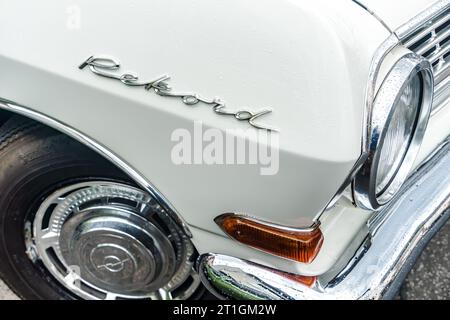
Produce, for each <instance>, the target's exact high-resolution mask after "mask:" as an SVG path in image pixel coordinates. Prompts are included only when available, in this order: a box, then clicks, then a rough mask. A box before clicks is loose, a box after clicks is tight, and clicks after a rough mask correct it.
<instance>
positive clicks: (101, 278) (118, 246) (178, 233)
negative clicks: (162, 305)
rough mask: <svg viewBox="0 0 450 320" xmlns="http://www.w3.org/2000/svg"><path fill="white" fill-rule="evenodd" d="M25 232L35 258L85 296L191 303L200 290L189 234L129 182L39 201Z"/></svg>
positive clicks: (90, 185)
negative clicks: (189, 298)
mask: <svg viewBox="0 0 450 320" xmlns="http://www.w3.org/2000/svg"><path fill="white" fill-rule="evenodd" d="M30 233H32V234H31V237H29V236H27V234H28V235H29V234H30ZM25 235H26V237H25V238H26V240H25V242H26V246H27V253H28V255H29V257H30V258H31V259H32V260H34V261H36V260H40V261H42V263H43V264H44V266H45V267H46V268H47V269H48V270H49V272H50V273H51V274H52V275H53V276H54V277H55V278H56V280H58V282H60V283H61V284H62V285H63V286H64V287H66V288H67V289H69V290H70V291H71V292H72V293H74V294H76V295H77V296H79V297H81V298H84V299H106V300H111V299H153V300H159V299H164V300H165V299H186V298H188V297H189V296H191V295H192V294H193V293H194V292H195V291H196V289H197V288H198V286H199V285H200V279H199V277H198V275H197V273H196V272H195V271H194V269H193V267H194V261H193V256H194V253H195V250H194V247H193V245H192V243H191V242H190V239H189V238H188V237H187V236H186V235H185V233H184V232H183V229H182V228H180V227H179V225H178V224H177V223H176V222H175V221H174V220H173V219H172V218H171V217H170V215H169V214H168V213H167V212H166V211H165V210H164V209H163V208H162V207H161V206H160V205H159V204H158V202H157V201H156V200H155V199H154V198H153V197H152V196H150V195H149V194H148V193H146V192H144V191H142V190H139V189H137V188H134V187H130V186H128V185H124V184H120V183H113V182H106V181H91V182H81V183H75V184H72V185H70V186H67V187H64V188H61V189H59V190H57V191H55V192H54V193H52V194H51V195H50V196H48V197H47V198H46V199H45V200H44V201H43V202H42V203H41V205H40V207H39V209H38V210H37V212H36V215H35V216H34V219H33V220H32V221H28V222H27V223H26V224H25Z"/></svg>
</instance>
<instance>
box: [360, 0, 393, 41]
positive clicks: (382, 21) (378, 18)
mask: <svg viewBox="0 0 450 320" xmlns="http://www.w3.org/2000/svg"><path fill="white" fill-rule="evenodd" d="M352 1H353V2H354V3H356V4H357V5H358V6H360V7H361V8H363V9H364V10H366V11H367V12H368V13H369V14H371V15H372V16H373V17H374V18H375V19H377V20H378V21H379V22H380V23H381V25H382V26H383V27H384V28H385V29H386V30H387V31H389V32H390V33H392V30H391V28H389V26H388V25H387V23H386V22H384V20H383V19H381V18H380V16H378V15H377V14H376V13H375V12H373V11H372V10H371V9H369V8H368V7H367V6H366V5H364V4H362V3H361V2H360V1H359V0H352Z"/></svg>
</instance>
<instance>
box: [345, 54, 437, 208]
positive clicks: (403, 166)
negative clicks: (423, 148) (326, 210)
mask: <svg viewBox="0 0 450 320" xmlns="http://www.w3.org/2000/svg"><path fill="white" fill-rule="evenodd" d="M417 78H418V79H419V80H420V87H421V88H420V96H419V98H418V99H419V100H418V103H417V110H416V111H415V113H414V115H415V118H414V124H413V125H412V127H411V132H410V133H409V135H408V139H405V140H407V141H404V143H406V147H405V148H404V149H403V148H402V149H401V150H404V151H403V152H401V150H398V154H397V155H396V157H397V158H396V159H395V163H396V166H395V167H394V166H393V167H392V170H391V171H392V177H391V178H390V180H389V182H388V183H387V184H386V186H385V187H383V190H381V191H380V190H377V176H378V172H379V168H380V157H381V153H382V150H383V147H384V145H385V142H386V141H385V140H386V135H387V133H388V131H389V130H390V128H389V125H390V124H391V122H392V121H393V118H394V117H395V116H397V117H398V114H395V111H396V107H398V103H399V100H400V98H401V97H402V96H403V95H404V90H405V88H407V87H408V88H409V87H410V86H411V83H412V81H413V80H415V81H416V82H417ZM433 87H434V81H433V71H432V66H431V64H430V62H429V61H428V60H425V59H423V58H422V57H420V56H418V55H416V54H415V53H406V54H405V55H403V56H402V57H401V58H400V59H399V60H398V61H397V62H396V63H395V64H394V66H393V67H392V69H391V70H390V72H389V73H388V75H387V76H386V78H385V79H384V81H383V83H382V84H381V87H380V88H379V90H378V92H377V94H376V97H375V99H374V101H373V104H372V110H371V113H370V114H369V115H368V123H367V135H366V137H367V138H366V141H363V148H364V149H365V150H363V152H365V153H366V154H367V160H366V162H365V163H364V164H363V166H362V167H361V169H360V170H359V171H358V173H357V174H356V176H355V179H354V184H353V189H354V198H355V202H356V204H357V205H358V206H359V207H362V208H364V209H368V210H377V209H379V208H380V207H381V206H383V205H385V204H387V203H388V202H389V201H390V200H392V198H393V197H394V196H395V195H396V194H397V192H398V191H399V190H400V188H401V186H402V185H403V183H404V182H405V181H406V179H407V177H408V175H409V174H410V171H411V168H412V167H413V165H414V161H415V159H416V156H417V154H418V151H419V147H420V145H421V143H422V139H423V137H424V134H425V130H426V127H427V124H428V119H429V117H430V113H431V107H432V101H433ZM397 111H398V110H397ZM384 169H385V168H384Z"/></svg>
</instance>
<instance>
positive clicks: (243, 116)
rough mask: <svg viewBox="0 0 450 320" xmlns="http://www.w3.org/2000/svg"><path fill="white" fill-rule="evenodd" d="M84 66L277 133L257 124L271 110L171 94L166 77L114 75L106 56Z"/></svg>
mask: <svg viewBox="0 0 450 320" xmlns="http://www.w3.org/2000/svg"><path fill="white" fill-rule="evenodd" d="M86 66H89V69H90V70H91V71H92V72H93V73H95V74H96V75H99V76H102V77H105V78H109V79H114V80H119V81H120V82H122V83H123V84H125V85H127V86H134V87H144V88H145V90H147V91H150V90H153V92H155V93H156V94H158V95H160V96H162V97H173V98H179V99H181V101H182V102H183V103H184V104H185V105H187V106H194V105H197V104H199V103H202V104H205V105H208V106H211V107H212V110H213V111H214V112H215V113H217V114H219V115H224V116H232V117H234V118H235V119H237V120H239V121H247V122H248V123H249V124H250V125H251V126H252V127H254V128H257V129H264V130H268V131H278V130H277V129H275V128H271V127H269V126H267V125H265V124H261V123H258V120H259V118H260V117H262V116H264V115H266V114H268V113H271V112H272V110H271V109H264V110H260V111H258V112H253V111H249V110H247V109H240V110H238V111H229V110H228V109H227V107H226V104H225V102H224V101H223V100H222V99H220V98H213V99H207V98H204V97H202V96H200V95H199V94H196V93H179V92H173V91H172V88H171V87H170V86H169V84H168V83H167V81H168V80H169V79H170V77H169V76H168V75H162V76H159V77H156V78H154V79H152V80H149V81H141V80H140V79H139V77H138V76H137V75H135V74H132V73H124V74H122V75H120V74H115V73H113V72H111V71H117V70H118V69H119V68H120V62H119V61H118V60H117V59H115V58H112V57H108V56H91V57H89V58H87V59H86V60H85V61H84V62H83V63H82V64H81V65H80V66H79V67H78V68H79V69H84V68H85V67H86Z"/></svg>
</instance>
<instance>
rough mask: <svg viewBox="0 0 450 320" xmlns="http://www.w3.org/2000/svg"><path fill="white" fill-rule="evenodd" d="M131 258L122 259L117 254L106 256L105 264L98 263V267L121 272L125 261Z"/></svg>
mask: <svg viewBox="0 0 450 320" xmlns="http://www.w3.org/2000/svg"><path fill="white" fill-rule="evenodd" d="M128 260H130V259H128V258H127V259H124V260H120V259H119V258H118V257H116V256H106V257H105V258H104V259H103V264H101V265H98V266H97V269H99V270H101V269H106V270H108V271H110V272H120V271H122V270H123V268H124V266H125V262H127V261H128Z"/></svg>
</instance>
